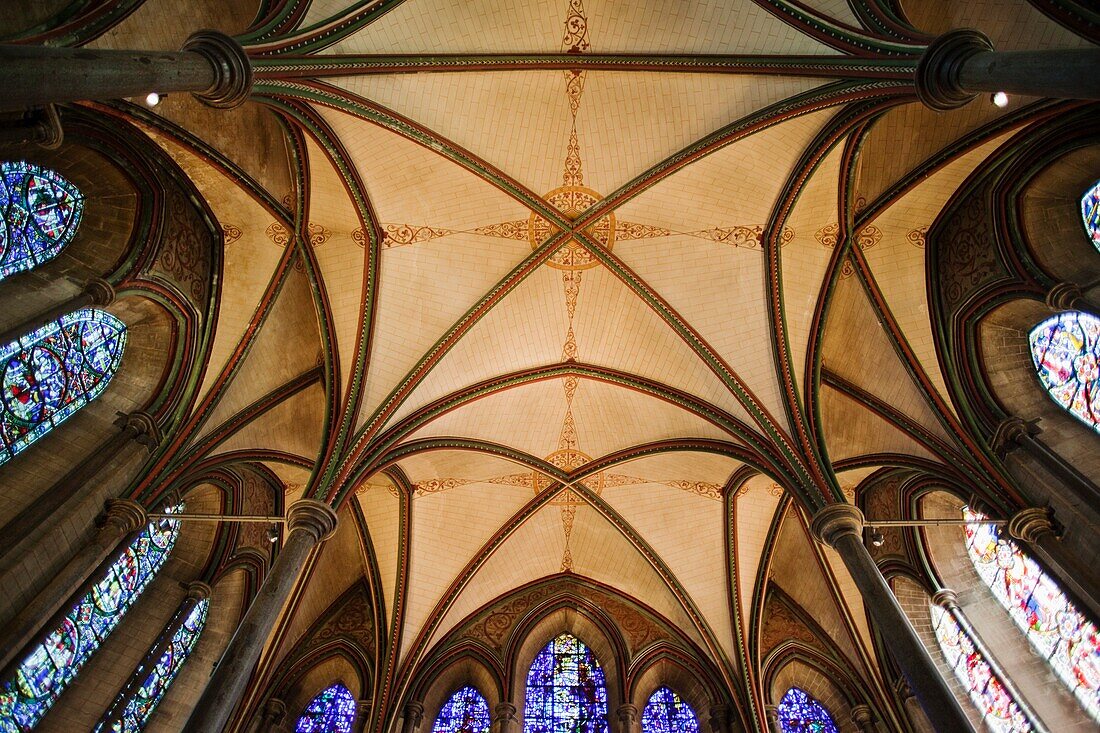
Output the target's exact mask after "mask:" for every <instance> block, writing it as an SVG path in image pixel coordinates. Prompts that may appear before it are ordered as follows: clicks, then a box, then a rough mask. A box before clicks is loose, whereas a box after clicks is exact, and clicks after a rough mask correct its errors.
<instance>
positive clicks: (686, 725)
mask: <svg viewBox="0 0 1100 733" xmlns="http://www.w3.org/2000/svg"><path fill="white" fill-rule="evenodd" d="M642 733H699V719H698V718H697V717H696V715H695V711H694V710H692V708H691V705H689V704H688V703H687V702H685V701H684V700H682V699H681V698H680V696H679V695H677V694H676V693H675V692H673V691H672V690H671V689H669V688H668V687H659V688H657V689H656V690H655V691H654V692H653V694H652V695H650V696H649V701H648V702H647V703H646V705H645V708H643V709H642Z"/></svg>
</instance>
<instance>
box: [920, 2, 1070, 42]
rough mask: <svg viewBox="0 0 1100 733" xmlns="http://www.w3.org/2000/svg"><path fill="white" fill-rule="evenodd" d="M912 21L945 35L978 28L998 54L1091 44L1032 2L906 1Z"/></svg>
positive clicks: (928, 30)
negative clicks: (951, 31) (955, 29)
mask: <svg viewBox="0 0 1100 733" xmlns="http://www.w3.org/2000/svg"><path fill="white" fill-rule="evenodd" d="M901 4H902V8H903V9H904V10H905V12H906V14H907V15H908V17H909V20H910V21H911V22H912V23H913V24H914V25H915V26H916V27H917V28H920V29H921V30H923V31H927V32H930V33H936V34H939V33H943V32H944V31H946V30H949V29H951V28H977V29H978V30H980V31H982V32H983V33H985V34H987V35H988V36H989V37H990V39H991V40H992V41H993V45H994V47H995V48H996V49H997V50H998V51H1022V50H1025V49H1026V50H1030V49H1045V48H1072V47H1079V48H1083V47H1086V46H1088V41H1087V40H1085V39H1084V38H1082V37H1080V36H1078V35H1075V34H1074V33H1072V32H1071V31H1069V30H1068V29H1066V28H1063V27H1062V26H1060V25H1058V24H1057V23H1056V22H1054V21H1053V20H1051V19H1050V18H1048V17H1047V16H1045V15H1044V14H1043V13H1041V12H1040V11H1039V10H1038V9H1037V8H1035V7H1033V6H1032V5H1031V4H1030V3H1006V2H1004V0H973V1H972V2H965V3H957V2H952V0H902V3H901Z"/></svg>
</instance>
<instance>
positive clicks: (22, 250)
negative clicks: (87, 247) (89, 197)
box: [0, 161, 84, 280]
mask: <svg viewBox="0 0 1100 733" xmlns="http://www.w3.org/2000/svg"><path fill="white" fill-rule="evenodd" d="M83 211H84V197H83V196H81V195H80V191H79V190H77V188H76V186H74V185H73V184H71V183H69V182H68V181H66V180H65V179H64V178H62V177H61V176H59V175H57V174H56V173H54V172H53V171H51V170H49V169H47V168H42V167H40V166H37V165H31V164H30V163H22V162H18V163H9V162H6V161H5V162H2V163H0V212H2V213H3V217H4V222H3V226H0V280H3V279H4V278H5V277H8V276H9V275H14V274H15V273H17V272H22V271H23V270H29V269H31V268H32V267H35V266H36V265H39V264H41V263H43V262H45V261H46V260H49V259H52V258H53V257H55V256H57V253H58V252H60V251H61V248H62V247H64V246H65V245H66V244H68V243H69V241H70V240H71V239H72V238H73V235H75V234H76V230H77V227H79V226H80V215H81V213H83Z"/></svg>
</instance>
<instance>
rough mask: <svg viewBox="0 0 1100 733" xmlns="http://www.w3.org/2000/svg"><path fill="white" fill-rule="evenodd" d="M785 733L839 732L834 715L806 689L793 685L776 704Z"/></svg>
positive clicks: (777, 713) (780, 724)
mask: <svg viewBox="0 0 1100 733" xmlns="http://www.w3.org/2000/svg"><path fill="white" fill-rule="evenodd" d="M776 715H777V716H778V717H779V727H780V728H782V729H783V733H839V732H838V731H837V728H836V723H834V722H833V716H832V715H831V714H830V713H829V711H828V710H826V709H825V706H824V705H822V704H821V703H820V702H818V701H817V700H816V699H815V698H813V697H812V696H811V695H810V694H809V693H808V692H806V691H805V690H803V689H801V688H798V687H792V688H791V689H789V690H787V692H786V694H784V695H783V699H782V700H780V701H779V705H778V706H776Z"/></svg>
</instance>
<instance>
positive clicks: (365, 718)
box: [355, 700, 373, 733]
mask: <svg viewBox="0 0 1100 733" xmlns="http://www.w3.org/2000/svg"><path fill="white" fill-rule="evenodd" d="M372 706H373V703H372V701H370V700H360V701H359V704H358V705H357V706H356V708H355V725H356V728H357V730H358V731H359V733H367V731H368V729H369V728H370V711H371V707H372Z"/></svg>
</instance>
